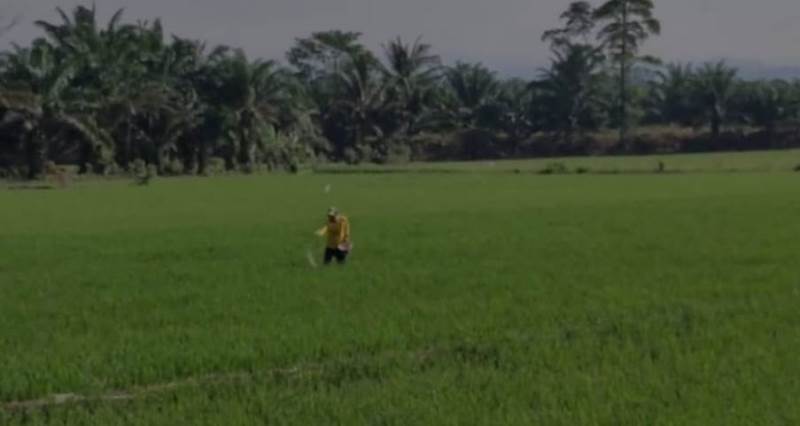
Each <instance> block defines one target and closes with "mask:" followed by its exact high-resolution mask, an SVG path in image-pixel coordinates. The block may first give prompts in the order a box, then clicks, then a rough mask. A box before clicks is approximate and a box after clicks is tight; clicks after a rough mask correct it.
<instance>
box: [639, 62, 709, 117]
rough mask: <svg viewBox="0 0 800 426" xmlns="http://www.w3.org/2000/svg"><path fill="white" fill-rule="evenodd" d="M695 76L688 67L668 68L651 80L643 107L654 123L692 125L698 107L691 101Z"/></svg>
mask: <svg viewBox="0 0 800 426" xmlns="http://www.w3.org/2000/svg"><path fill="white" fill-rule="evenodd" d="M694 82H695V72H694V69H693V67H692V65H691V64H686V65H684V64H679V63H675V64H668V65H666V66H665V67H664V68H663V69H661V70H658V71H657V72H656V75H655V78H654V79H653V80H651V81H650V82H649V83H648V85H649V88H648V89H649V90H648V97H647V101H646V103H647V104H648V105H647V107H648V115H649V116H650V117H651V118H652V119H653V120H655V121H658V122H662V123H668V124H680V125H683V126H690V125H694V124H696V123H695V121H696V120H697V113H698V109H699V108H698V107H697V105H696V102H695V99H693V97H692V88H693V85H694Z"/></svg>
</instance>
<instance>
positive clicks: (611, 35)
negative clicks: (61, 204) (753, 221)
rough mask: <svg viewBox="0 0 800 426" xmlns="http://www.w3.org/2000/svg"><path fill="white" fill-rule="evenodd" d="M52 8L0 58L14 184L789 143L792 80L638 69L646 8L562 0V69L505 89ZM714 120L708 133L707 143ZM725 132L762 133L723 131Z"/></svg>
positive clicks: (458, 75)
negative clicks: (67, 174) (684, 135)
mask: <svg viewBox="0 0 800 426" xmlns="http://www.w3.org/2000/svg"><path fill="white" fill-rule="evenodd" d="M57 12H58V15H59V19H58V20H57V21H53V22H47V21H37V22H36V26H37V27H38V28H39V30H40V31H41V34H42V36H41V37H40V38H37V39H35V40H33V41H32V42H31V43H30V45H28V46H24V47H14V48H12V49H10V50H8V51H6V52H5V54H3V55H2V56H0V141H2V142H0V170H2V172H0V173H2V174H3V175H6V176H19V175H20V174H23V175H24V176H25V177H27V178H38V177H43V176H44V175H45V173H44V165H45V164H46V162H48V161H51V162H54V163H56V164H59V165H75V166H77V167H79V169H80V172H81V173H96V174H101V175H108V174H118V173H123V174H124V173H130V172H131V169H132V168H133V166H134V163H136V162H139V161H141V162H144V163H145V164H146V165H152V166H154V167H155V168H156V170H157V171H158V173H159V174H164V175H176V174H200V175H207V174H216V173H219V172H220V171H219V170H218V168H217V167H216V166H218V164H214V165H211V164H210V162H211V158H215V157H216V158H222V159H223V160H224V169H225V171H226V172H245V173H251V172H258V171H262V170H294V171H296V170H300V169H302V168H303V167H305V166H307V165H310V164H313V163H315V162H319V161H345V162H350V163H354V162H378V163H386V162H404V161H407V159H461V158H471V159H481V158H506V157H519V156H526V155H527V156H529V155H554V154H586V153H593V152H596V151H600V152H604V153H632V152H652V151H661V150H664V151H667V150H673V151H679V150H681V149H683V147H686V146H687V145H691V146H692V147H693V149H740V148H771V147H775V148H786V147H792V146H796V144H797V138H796V137H794V136H792V131H793V129H796V128H797V126H798V125H800V116H799V115H798V111H799V108H798V105H799V104H800V101H799V100H800V86H799V85H798V84H797V83H796V82H788V81H779V82H753V83H747V84H745V83H743V82H742V81H740V80H739V79H738V78H737V77H736V73H735V70H733V69H731V68H729V67H727V66H726V65H724V64H723V63H720V64H707V65H705V66H703V67H701V68H699V69H694V68H692V67H691V66H689V65H686V66H683V65H672V66H668V67H666V68H663V69H662V68H656V67H657V65H658V64H657V61H655V60H653V58H647V57H642V56H639V51H640V49H641V46H642V43H644V42H645V41H646V40H647V39H648V38H649V37H651V36H654V35H657V34H658V33H659V31H660V24H659V22H658V21H657V20H656V19H655V16H654V15H653V2H652V0H609V1H606V2H604V3H602V4H601V5H599V6H598V7H596V8H595V7H593V6H592V4H591V3H589V2H585V1H576V2H573V3H571V4H569V5H568V7H567V9H566V10H565V11H564V13H562V14H561V15H560V21H561V26H559V27H557V28H555V29H552V30H549V31H547V32H545V34H543V36H542V39H543V41H545V42H547V43H549V44H550V47H551V51H552V52H553V53H552V63H551V64H550V66H548V67H546V68H545V69H543V70H541V72H540V73H539V75H538V76H536V78H535V79H533V80H532V81H531V80H528V79H508V80H504V79H502V78H500V77H499V76H498V74H497V73H496V72H495V71H493V70H492V69H490V68H489V67H486V66H484V65H483V64H479V63H464V62H456V63H455V64H452V65H449V66H448V65H443V64H442V63H441V59H440V57H439V56H438V55H437V54H436V52H435V49H434V48H433V46H431V45H430V44H429V43H426V42H425V41H423V40H422V39H421V38H417V39H415V40H414V41H413V42H410V41H406V40H403V39H402V38H399V37H398V38H395V39H392V40H389V41H388V42H387V43H385V44H384V45H383V49H382V52H381V53H382V55H375V54H374V53H373V52H371V51H370V49H368V48H367V47H366V46H365V45H364V44H363V43H362V42H361V34H360V33H356V32H344V31H338V30H332V31H325V32H314V33H312V34H310V35H309V36H308V37H304V38H299V39H297V40H296V42H295V44H294V45H293V46H292V47H291V48H290V49H289V51H288V52H287V54H286V59H287V62H288V65H287V66H286V67H284V66H281V65H279V64H278V63H277V62H275V61H270V60H261V59H251V58H248V57H247V56H246V55H245V54H244V53H243V52H242V51H241V50H238V49H235V48H231V47H227V46H216V47H210V46H208V47H207V46H206V45H205V44H204V43H202V42H199V41H195V40H188V39H184V38H181V37H177V36H174V37H171V38H170V37H168V36H167V33H166V32H165V30H164V28H163V25H162V23H161V21H160V20H158V19H156V20H153V21H137V22H136V23H128V22H126V21H125V18H124V16H123V13H122V11H117V12H116V13H114V14H113V16H112V17H111V19H110V20H109V21H108V22H107V23H102V22H100V20H99V19H98V14H97V11H96V9H95V8H94V6H92V7H87V6H77V7H75V8H74V9H73V10H72V11H65V10H62V9H57ZM615 67H617V68H618V71H619V75H618V77H619V78H616V77H614V76H613V74H615V73H616V71H617V70H615V69H614V68H615ZM639 122H643V123H645V124H648V125H652V126H656V127H657V126H658V125H663V124H668V125H676V126H683V127H687V128H688V127H692V128H693V129H695V130H696V131H697V132H698V134H696V135H694V136H693V137H692V138H693V140H694V142H692V143H690V142H689V141H680V142H679V143H672V142H671V141H670V142H669V143H664V144H660V145H659V146H658V147H657V148H653V147H651V146H650V145H651V144H650V142H649V141H651V140H653V139H659V135H657V134H656V135H650V136H647V137H642V136H641V135H635V136H634V137H633V138H630V139H626V137H625V136H626V135H627V133H628V127H630V126H631V125H634V124H637V123H639ZM705 123H708V124H709V126H710V129H711V136H707V135H704V134H702V133H700V132H702V127H703V124H705ZM729 124H730V125H731V127H732V128H733V126H739V127H741V126H745V127H757V128H759V129H762V131H763V132H762V133H763V135H762V136H759V138H760V139H758V140H753V139H754V138H751V137H750V136H749V135H746V134H744V133H746V132H740V133H736V132H731V131H729V132H726V133H725V134H721V133H722V127H723V126H725V125H729ZM609 127H618V128H619V129H620V135H621V138H620V140H619V141H618V142H616V143H614V146H611V145H612V144H611V143H607V139H608V138H607V137H605V136H601V137H595V135H596V134H601V135H603V134H604V129H606V128H609ZM683 130H686V129H683ZM589 133H593V134H595V135H589ZM634 133H635V132H634ZM596 139H603V141H602V143H601V144H600V145H602V146H601V147H597V146H593V143H592V141H593V140H596ZM764 141H767V142H764ZM620 142H622V143H620ZM595 145H596V144H595ZM209 167H211V168H212V169H215V170H209Z"/></svg>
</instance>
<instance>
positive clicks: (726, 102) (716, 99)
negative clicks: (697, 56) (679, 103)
mask: <svg viewBox="0 0 800 426" xmlns="http://www.w3.org/2000/svg"><path fill="white" fill-rule="evenodd" d="M737 73H738V71H737V70H736V69H735V68H731V67H729V66H727V65H726V64H725V62H722V61H720V62H717V63H715V64H705V65H703V67H702V68H700V70H698V71H697V78H696V80H695V96H696V99H697V102H698V104H699V105H702V107H703V109H704V110H705V112H706V116H707V118H708V120H709V122H710V124H711V135H712V137H714V138H715V139H716V138H717V137H718V136H719V133H720V128H721V127H722V124H723V122H724V121H725V119H726V118H727V115H728V108H729V106H730V102H731V97H732V96H733V94H734V89H735V85H736V74H737Z"/></svg>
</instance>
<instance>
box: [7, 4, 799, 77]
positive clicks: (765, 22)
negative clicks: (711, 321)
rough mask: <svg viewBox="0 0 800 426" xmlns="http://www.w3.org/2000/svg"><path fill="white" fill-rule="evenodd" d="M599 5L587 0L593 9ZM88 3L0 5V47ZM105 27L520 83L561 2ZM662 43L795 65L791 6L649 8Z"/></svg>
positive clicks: (189, 17) (341, 8)
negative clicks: (479, 69) (354, 41)
mask: <svg viewBox="0 0 800 426" xmlns="http://www.w3.org/2000/svg"><path fill="white" fill-rule="evenodd" d="M599 1H600V0H595V3H597V2H599ZM90 2H91V0H87V1H78V0H0V4H4V6H3V11H2V14H3V15H4V16H11V15H16V16H20V18H21V22H20V24H19V25H18V26H17V27H16V28H14V29H13V30H12V31H11V32H10V33H8V34H6V35H5V38H6V39H7V40H5V42H6V43H7V42H8V41H9V40H10V41H16V42H18V43H24V42H27V41H29V40H30V39H31V38H33V37H35V36H37V35H38V34H39V32H38V31H37V30H36V29H35V28H34V27H33V25H32V21H33V20H36V19H46V20H51V21H57V20H58V19H57V15H56V13H55V8H56V7H57V6H61V7H62V8H65V9H71V8H73V7H74V6H75V5H76V4H87V3H90ZM95 3H96V5H97V8H98V12H99V14H100V16H101V17H102V18H103V19H104V20H105V19H107V18H108V17H109V16H110V15H111V14H112V13H113V12H114V11H116V10H117V9H119V8H125V16H126V18H127V20H128V21H135V20H138V19H152V18H155V17H161V18H162V20H163V21H164V24H165V27H166V29H167V31H168V32H170V33H175V34H179V35H181V36H184V37H189V38H197V39H205V40H207V41H209V42H210V43H211V44H228V45H232V46H238V47H243V48H244V49H245V50H246V51H247V52H248V53H249V54H250V55H251V56H260V57H265V58H271V59H281V60H283V55H284V52H285V51H286V50H287V49H288V48H289V47H290V46H291V45H292V42H293V40H294V39H295V38H296V37H302V36H304V35H307V34H309V33H310V32H312V31H319V30H325V29H343V30H353V31H360V32H363V33H364V41H365V42H366V44H367V45H369V46H370V47H372V48H374V49H378V48H379V47H380V45H381V43H383V42H385V41H387V40H389V39H391V38H393V37H396V36H398V35H399V36H403V37H404V38H407V39H413V38H416V37H417V36H419V35H421V36H423V38H424V39H425V40H426V41H427V42H429V43H431V44H433V46H434V47H435V49H436V51H437V52H438V53H439V54H440V55H441V56H442V57H443V59H444V60H445V61H447V62H452V61H455V60H456V59H463V60H470V61H482V62H484V63H486V64H487V65H489V66H491V67H493V68H496V69H499V70H501V71H503V72H504V73H509V74H516V75H524V74H527V73H529V72H534V71H535V70H536V69H537V68H538V67H540V66H543V65H545V64H546V63H547V59H548V52H547V48H546V46H544V45H543V44H542V43H541V42H540V41H539V37H540V35H541V33H542V32H543V31H545V30H547V29H549V28H552V27H554V26H556V25H558V21H557V17H558V15H559V13H560V12H561V11H562V10H563V9H564V8H565V7H566V5H567V4H568V3H569V0H95ZM656 15H657V17H658V18H660V19H661V21H662V24H663V35H662V36H661V37H659V38H657V39H654V40H652V41H651V42H650V43H649V44H648V47H647V48H646V51H647V52H648V53H651V54H655V55H658V56H661V57H663V58H666V59H669V60H683V61H701V60H705V59H710V58H713V59H716V58H730V59H732V60H734V62H741V61H753V63H761V64H766V65H769V66H800V0H656Z"/></svg>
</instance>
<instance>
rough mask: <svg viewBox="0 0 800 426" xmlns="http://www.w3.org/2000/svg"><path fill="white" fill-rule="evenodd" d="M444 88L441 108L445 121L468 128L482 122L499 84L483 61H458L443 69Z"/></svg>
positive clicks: (489, 113) (495, 95) (478, 125)
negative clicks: (474, 62) (469, 62)
mask: <svg viewBox="0 0 800 426" xmlns="http://www.w3.org/2000/svg"><path fill="white" fill-rule="evenodd" d="M445 88H446V92H445V97H444V100H443V103H442V105H441V109H442V112H443V113H444V114H445V117H446V120H447V122H448V123H447V124H448V125H449V126H455V127H460V128H463V129H469V128H475V127H480V126H481V124H486V123H485V122H486V120H485V118H486V117H487V116H490V115H492V114H491V112H492V110H493V109H494V107H495V103H496V101H497V97H498V95H499V94H500V88H501V85H500V81H499V80H498V78H497V75H496V74H495V73H494V72H493V71H490V70H489V69H488V68H486V67H485V66H484V65H483V64H468V63H463V62H459V63H457V64H456V65H455V66H453V67H450V68H448V69H447V70H446V71H445Z"/></svg>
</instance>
